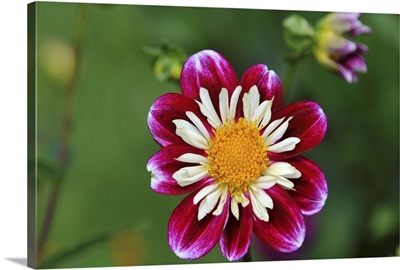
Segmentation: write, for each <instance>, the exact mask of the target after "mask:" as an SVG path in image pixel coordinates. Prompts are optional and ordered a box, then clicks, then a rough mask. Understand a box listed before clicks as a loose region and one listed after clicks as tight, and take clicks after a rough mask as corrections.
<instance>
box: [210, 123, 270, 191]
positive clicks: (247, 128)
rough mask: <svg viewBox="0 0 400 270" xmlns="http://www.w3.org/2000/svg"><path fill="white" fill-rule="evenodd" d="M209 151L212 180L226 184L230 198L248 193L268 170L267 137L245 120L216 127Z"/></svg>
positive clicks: (253, 124)
mask: <svg viewBox="0 0 400 270" xmlns="http://www.w3.org/2000/svg"><path fill="white" fill-rule="evenodd" d="M206 152H207V154H208V157H207V158H208V160H209V161H210V165H209V166H210V168H209V173H210V175H211V177H213V178H214V179H216V180H217V181H218V182H219V183H221V184H223V183H225V184H227V185H228V187H229V190H230V191H231V196H234V195H235V194H238V193H241V192H243V191H247V187H248V186H249V184H250V183H251V182H252V181H254V180H256V179H257V178H258V177H259V176H260V174H261V171H262V170H263V169H265V168H267V161H268V158H267V147H266V146H265V145H264V138H263V137H262V136H261V135H260V129H259V128H258V127H257V126H256V124H255V123H254V122H253V123H251V124H249V123H248V121H247V120H246V119H245V118H240V119H239V120H238V121H237V122H236V123H229V122H228V123H226V124H225V125H223V126H221V127H219V128H217V129H216V130H215V131H214V138H212V139H211V140H210V145H209V150H207V151H206Z"/></svg>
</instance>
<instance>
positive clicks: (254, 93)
mask: <svg viewBox="0 0 400 270" xmlns="http://www.w3.org/2000/svg"><path fill="white" fill-rule="evenodd" d="M259 104H260V93H259V92H258V88H257V86H255V85H253V86H252V87H251V88H250V90H249V92H248V93H246V94H244V95H243V114H244V117H245V118H246V119H247V120H248V121H249V123H250V122H251V119H252V118H253V115H254V113H255V111H256V109H257V107H258V105H259Z"/></svg>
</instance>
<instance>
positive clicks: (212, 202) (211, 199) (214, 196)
mask: <svg viewBox="0 0 400 270" xmlns="http://www.w3.org/2000/svg"><path fill="white" fill-rule="evenodd" d="M222 191H223V189H222V188H217V189H215V190H214V191H212V192H210V193H209V194H208V195H207V196H206V197H205V198H204V199H203V200H202V201H201V203H200V206H199V211H198V213H197V219H198V220H202V219H203V218H204V217H205V216H206V215H207V214H208V213H210V212H211V211H212V210H213V209H214V207H215V206H216V205H217V202H218V199H219V197H220V196H221V193H222Z"/></svg>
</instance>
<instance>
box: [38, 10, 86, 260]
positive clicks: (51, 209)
mask: <svg viewBox="0 0 400 270" xmlns="http://www.w3.org/2000/svg"><path fill="white" fill-rule="evenodd" d="M85 19H86V4H79V5H78V13H77V19H76V23H75V29H74V33H73V40H72V46H73V51H74V55H75V69H74V73H73V75H72V77H71V80H70V82H69V84H68V87H67V89H66V101H65V107H64V117H63V123H62V130H61V135H60V144H59V151H58V155H57V163H58V165H59V166H60V168H61V169H62V170H64V169H65V168H66V166H67V153H68V142H69V137H70V133H71V125H72V116H73V105H74V98H75V93H76V88H77V82H78V77H79V76H78V75H79V62H80V58H81V44H82V37H83V32H84V27H85ZM60 189H61V184H60V183H58V184H55V185H53V186H52V190H51V192H50V198H49V200H48V202H47V207H46V212H45V216H44V221H43V225H42V228H41V230H40V233H39V239H38V245H37V248H38V252H37V254H38V255H37V256H38V265H40V263H41V261H42V259H43V255H44V252H45V244H46V242H47V238H48V236H49V234H50V231H51V226H52V224H53V219H54V214H55V210H56V208H57V204H58V198H59V194H60Z"/></svg>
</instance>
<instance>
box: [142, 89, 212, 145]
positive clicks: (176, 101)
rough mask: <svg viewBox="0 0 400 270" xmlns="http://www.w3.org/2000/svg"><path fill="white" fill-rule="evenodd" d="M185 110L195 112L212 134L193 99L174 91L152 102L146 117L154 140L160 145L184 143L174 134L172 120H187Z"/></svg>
mask: <svg viewBox="0 0 400 270" xmlns="http://www.w3.org/2000/svg"><path fill="white" fill-rule="evenodd" d="M187 111H191V112H193V113H194V114H196V115H197V116H198V117H199V118H200V119H201V120H202V122H203V124H204V126H205V127H206V128H207V129H208V130H209V132H210V134H212V131H211V127H210V125H209V124H208V123H207V120H206V119H205V117H204V116H203V114H202V113H201V112H200V109H199V106H198V105H197V103H196V102H195V101H194V100H193V99H190V98H188V97H185V96H183V95H180V94H176V93H168V94H164V95H162V96H161V97H159V98H158V99H157V100H156V101H155V102H154V103H153V105H152V106H151V108H150V112H149V115H148V117H147V123H148V126H149V130H150V132H151V134H153V137H154V140H155V141H156V142H157V143H158V144H160V145H161V146H167V145H170V144H180V143H184V141H183V140H182V139H181V137H179V136H178V135H176V133H175V130H176V126H175V124H174V123H173V122H172V120H175V119H184V120H189V118H188V117H187V116H186V112H187Z"/></svg>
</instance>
